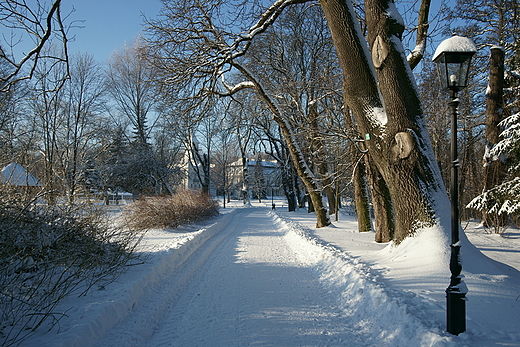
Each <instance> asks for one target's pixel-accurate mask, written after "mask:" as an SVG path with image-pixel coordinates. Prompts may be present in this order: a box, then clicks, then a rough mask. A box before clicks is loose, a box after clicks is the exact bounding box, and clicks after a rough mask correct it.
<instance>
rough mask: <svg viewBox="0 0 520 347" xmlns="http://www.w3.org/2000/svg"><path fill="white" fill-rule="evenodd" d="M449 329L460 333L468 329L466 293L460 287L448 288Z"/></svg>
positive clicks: (454, 332)
mask: <svg viewBox="0 0 520 347" xmlns="http://www.w3.org/2000/svg"><path fill="white" fill-rule="evenodd" d="M446 308H447V310H446V313H447V331H448V332H449V333H450V334H453V335H458V334H460V333H463V332H464V331H466V293H461V292H460V291H459V290H458V288H452V287H448V289H446Z"/></svg>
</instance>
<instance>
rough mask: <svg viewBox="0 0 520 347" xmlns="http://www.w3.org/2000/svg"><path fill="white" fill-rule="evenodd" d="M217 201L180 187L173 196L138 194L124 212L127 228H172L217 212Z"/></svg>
mask: <svg viewBox="0 0 520 347" xmlns="http://www.w3.org/2000/svg"><path fill="white" fill-rule="evenodd" d="M217 207H218V202H216V201H215V200H213V199H211V197H210V196H209V195H208V194H206V193H203V192H195V191H191V190H181V191H179V192H177V193H176V194H174V195H173V196H149V197H142V198H140V199H139V200H137V201H135V202H134V203H132V204H131V205H130V206H129V207H128V209H127V213H126V217H127V218H126V223H127V226H128V227H130V228H147V229H153V228H176V227H178V226H179V225H182V224H188V223H192V222H196V221H199V220H203V219H206V218H209V217H211V216H214V215H216V214H218V209H217Z"/></svg>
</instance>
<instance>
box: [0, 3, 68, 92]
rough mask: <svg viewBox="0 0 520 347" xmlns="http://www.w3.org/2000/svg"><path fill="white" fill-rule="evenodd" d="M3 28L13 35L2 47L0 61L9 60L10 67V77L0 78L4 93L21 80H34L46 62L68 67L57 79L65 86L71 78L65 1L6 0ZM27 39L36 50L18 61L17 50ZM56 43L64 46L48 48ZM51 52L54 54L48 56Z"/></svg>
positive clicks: (1, 7) (0, 16) (0, 6)
mask: <svg viewBox="0 0 520 347" xmlns="http://www.w3.org/2000/svg"><path fill="white" fill-rule="evenodd" d="M0 25H2V26H4V27H6V28H7V29H9V30H11V36H9V37H7V35H6V36H4V37H3V42H2V43H1V44H0V60H2V61H5V62H6V63H7V64H8V65H9V67H10V70H9V73H8V74H6V75H3V76H0V82H1V83H0V85H1V88H2V89H3V90H6V89H8V88H10V87H11V86H12V85H13V84H14V83H16V82H18V81H21V80H25V79H30V78H32V77H33V75H34V74H35V73H36V71H37V69H38V67H39V66H40V65H41V64H42V63H43V62H46V64H47V66H52V65H56V64H60V65H61V64H62V65H64V66H65V68H64V69H62V70H61V71H62V74H61V75H60V76H57V77H58V78H59V80H60V81H61V82H62V83H63V82H64V81H65V80H66V79H67V78H68V52H67V43H68V37H67V31H68V29H69V28H68V27H67V25H66V24H65V22H64V19H63V17H62V13H61V0H54V1H51V2H50V3H46V2H42V1H40V0H36V1H34V2H31V3H30V4H28V3H27V2H25V1H16V0H5V1H2V2H0ZM24 38H25V39H27V40H29V41H32V42H33V47H32V48H30V49H29V50H28V52H29V53H27V54H25V55H24V56H23V57H22V58H19V59H16V57H15V55H16V54H15V51H16V50H17V49H18V47H17V46H18V45H20V43H21V41H22V40H23V39H24ZM53 41H54V42H56V41H58V42H59V43H60V46H61V49H60V50H56V49H54V50H52V51H51V50H49V49H48V48H49V46H50V45H51V43H52V42H53ZM49 52H53V53H52V54H48V53H49ZM60 85H61V84H59V85H58V86H60Z"/></svg>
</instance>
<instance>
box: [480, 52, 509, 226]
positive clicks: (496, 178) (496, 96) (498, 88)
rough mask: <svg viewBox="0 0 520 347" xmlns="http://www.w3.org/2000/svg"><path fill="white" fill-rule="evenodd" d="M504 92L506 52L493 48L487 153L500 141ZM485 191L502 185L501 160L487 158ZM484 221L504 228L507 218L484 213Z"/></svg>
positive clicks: (487, 101)
mask: <svg viewBox="0 0 520 347" xmlns="http://www.w3.org/2000/svg"><path fill="white" fill-rule="evenodd" d="M503 90H504V50H503V49H502V48H501V47H493V48H491V58H490V61H489V86H488V91H487V93H486V97H487V98H486V142H487V143H486V147H487V148H486V153H489V151H490V149H491V148H492V147H493V146H494V145H496V144H497V143H498V141H499V140H500V132H501V129H500V127H499V126H498V123H500V121H501V120H502V119H503V117H504V115H503V107H504V101H503ZM485 160H486V162H485V166H484V177H485V179H484V191H488V190H489V189H491V188H493V187H495V186H497V185H499V184H501V183H502V182H503V180H504V177H505V175H506V167H505V163H504V161H503V160H501V158H490V157H489V156H488V155H486V157H485ZM482 221H483V223H484V224H485V225H487V226H503V225H504V223H505V222H506V216H498V215H497V214H488V213H486V212H485V211H484V212H483V216H482Z"/></svg>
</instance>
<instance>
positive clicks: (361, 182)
mask: <svg viewBox="0 0 520 347" xmlns="http://www.w3.org/2000/svg"><path fill="white" fill-rule="evenodd" d="M354 203H355V205H356V214H357V220H358V231H359V232H360V233H362V232H367V231H371V230H372V223H371V222H370V208H369V205H368V191H367V183H366V176H365V163H364V162H363V160H359V162H358V164H357V165H356V167H355V168H354Z"/></svg>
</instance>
